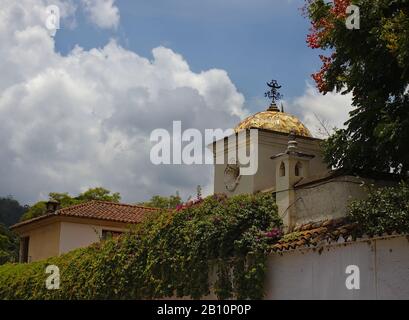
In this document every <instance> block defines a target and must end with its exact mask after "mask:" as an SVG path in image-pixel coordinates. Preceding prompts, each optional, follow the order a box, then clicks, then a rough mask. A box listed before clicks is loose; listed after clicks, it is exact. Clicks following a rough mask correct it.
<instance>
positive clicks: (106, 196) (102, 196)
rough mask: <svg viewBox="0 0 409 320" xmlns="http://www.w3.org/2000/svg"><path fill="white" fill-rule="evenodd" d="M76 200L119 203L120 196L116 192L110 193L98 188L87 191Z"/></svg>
mask: <svg viewBox="0 0 409 320" xmlns="http://www.w3.org/2000/svg"><path fill="white" fill-rule="evenodd" d="M76 199H77V200H79V201H90V200H102V201H112V202H119V201H120V200H121V195H120V194H119V193H118V192H114V193H111V191H109V190H107V189H105V188H101V187H98V188H91V189H88V190H87V191H85V192H83V193H81V194H80V195H79V196H78V197H76Z"/></svg>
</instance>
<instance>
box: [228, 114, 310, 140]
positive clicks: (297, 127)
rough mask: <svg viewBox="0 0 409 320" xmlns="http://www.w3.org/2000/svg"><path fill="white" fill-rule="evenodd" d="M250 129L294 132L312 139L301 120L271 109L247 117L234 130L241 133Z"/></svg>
mask: <svg viewBox="0 0 409 320" xmlns="http://www.w3.org/2000/svg"><path fill="white" fill-rule="evenodd" d="M250 128H256V129H267V130H272V131H278V132H284V133H290V132H291V131H293V132H294V134H296V135H298V136H304V137H312V135H311V133H310V131H309V130H308V129H307V127H306V126H304V125H303V124H302V122H301V121H300V120H298V119H297V118H296V117H294V116H292V115H290V114H288V113H285V112H280V111H279V110H278V109H276V108H274V109H273V108H269V109H268V110H267V111H261V112H258V113H256V114H253V115H251V116H249V117H247V118H246V119H244V120H243V121H242V122H240V123H239V124H238V125H237V126H236V127H235V128H234V131H236V132H239V131H241V130H244V129H250Z"/></svg>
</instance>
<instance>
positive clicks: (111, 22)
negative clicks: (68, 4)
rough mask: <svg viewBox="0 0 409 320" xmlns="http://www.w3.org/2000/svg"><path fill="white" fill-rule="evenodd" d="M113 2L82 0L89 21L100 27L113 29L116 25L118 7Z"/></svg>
mask: <svg viewBox="0 0 409 320" xmlns="http://www.w3.org/2000/svg"><path fill="white" fill-rule="evenodd" d="M114 2H115V0H82V3H83V5H84V9H85V12H86V13H87V14H88V17H89V19H90V20H91V22H92V23H94V24H95V25H97V26H98V27H100V28H102V29H111V28H114V29H115V28H116V27H117V26H118V23H119V9H118V7H117V6H115V4H114Z"/></svg>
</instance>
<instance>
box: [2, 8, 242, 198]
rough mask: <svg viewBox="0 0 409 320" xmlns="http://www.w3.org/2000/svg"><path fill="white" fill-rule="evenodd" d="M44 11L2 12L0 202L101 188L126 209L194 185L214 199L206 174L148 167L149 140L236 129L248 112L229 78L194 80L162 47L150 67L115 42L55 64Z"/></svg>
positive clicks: (219, 74)
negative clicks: (164, 133) (0, 198)
mask: <svg viewBox="0 0 409 320" xmlns="http://www.w3.org/2000/svg"><path fill="white" fill-rule="evenodd" d="M87 2H89V3H91V1H87ZM97 2H98V3H99V2H100V1H92V3H97ZM104 3H105V4H104V5H102V6H103V7H104V8H105V6H107V7H108V8H112V7H113V2H112V1H105V2H104ZM106 3H108V4H106ZM47 4H48V2H47V1H41V0H35V1H34V0H23V1H18V2H17V1H8V2H6V3H5V4H2V6H1V7H0V16H1V17H2V18H4V19H1V20H0V41H1V43H2V46H1V47H0V72H1V74H2V77H1V78H0V119H2V125H1V126H0V146H1V153H0V177H1V179H0V195H7V194H12V195H14V196H15V197H16V198H17V199H19V200H21V201H22V202H26V203H32V202H34V201H36V200H39V199H40V198H42V197H44V196H46V195H47V194H48V193H49V192H50V191H58V192H65V191H67V192H71V193H74V194H75V193H78V192H80V191H82V190H84V189H85V188H87V187H92V186H98V185H102V186H105V187H107V188H109V189H111V190H113V191H119V192H120V193H121V194H122V195H123V198H124V201H139V200H143V199H147V198H149V197H150V196H151V195H153V194H170V193H173V192H175V191H176V190H179V191H180V192H181V193H182V194H183V195H188V194H194V190H195V187H196V185H198V184H201V185H202V186H204V187H205V189H206V190H209V191H208V192H211V185H212V181H213V179H212V167H211V166H209V165H208V166H205V165H196V166H176V165H175V166H172V165H165V166H155V165H153V164H152V163H151V162H150V159H149V154H150V148H151V146H152V144H151V142H150V141H149V136H150V133H151V131H152V130H154V129H156V128H165V129H169V130H171V127H172V121H173V120H180V121H182V127H183V128H182V129H187V128H197V129H199V130H203V129H204V128H222V129H226V128H229V127H232V126H234V124H235V123H237V122H238V121H239V118H240V117H242V116H244V115H245V114H246V110H245V109H244V108H243V103H244V97H243V96H242V95H241V94H240V93H239V92H237V90H236V88H235V86H234V84H233V83H232V82H231V80H230V79H229V76H228V75H227V73H226V72H225V71H224V70H219V69H211V70H206V71H202V72H200V73H195V72H193V71H192V70H190V68H189V64H188V62H187V61H186V60H185V59H184V58H183V57H182V56H181V55H179V54H177V53H175V52H174V51H172V50H170V49H167V48H165V47H158V48H155V49H153V51H152V54H153V58H152V60H149V59H147V58H145V57H142V56H140V55H138V54H137V53H135V52H132V51H129V50H126V49H124V48H123V47H121V46H120V45H119V44H118V43H116V42H115V41H110V42H109V43H107V44H106V45H105V46H104V47H102V48H94V49H91V50H84V49H82V48H81V47H76V48H75V49H74V50H73V51H72V52H70V53H69V54H67V55H65V56H62V55H60V54H58V53H56V51H55V49H54V39H53V38H52V37H50V35H49V34H48V32H47V30H46V28H45V26H44V23H43V22H44V20H43V12H44V11H45V7H46V5H47ZM65 12H67V14H66V16H69V12H72V10H71V11H70V10H68V9H67V10H66V11H65ZM106 12H111V11H110V10H107V11H106ZM106 12H105V13H106ZM113 12H116V11H115V10H114V11H113ZM112 16H115V17H116V16H117V15H116V14H112ZM112 16H111V13H110V14H108V17H111V20H110V21H111V25H115V23H117V22H115V21H117V20H116V18H112ZM118 17H119V14H118ZM108 20H109V19H108ZM57 36H58V33H57Z"/></svg>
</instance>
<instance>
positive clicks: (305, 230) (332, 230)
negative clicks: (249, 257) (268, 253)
mask: <svg viewBox="0 0 409 320" xmlns="http://www.w3.org/2000/svg"><path fill="white" fill-rule="evenodd" d="M356 229H357V224H355V223H349V222H348V220H347V219H346V218H340V219H331V220H324V221H320V222H313V223H307V224H304V225H301V226H299V227H296V228H294V230H293V231H292V232H290V233H287V234H286V235H284V236H283V237H282V238H281V239H280V240H279V241H278V243H276V244H274V245H273V246H272V250H273V251H276V252H277V251H286V250H291V249H296V248H299V247H315V246H317V245H318V244H320V243H323V242H331V241H338V240H339V239H340V238H343V240H344V241H350V240H352V238H353V234H354V231H355V230H356Z"/></svg>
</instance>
